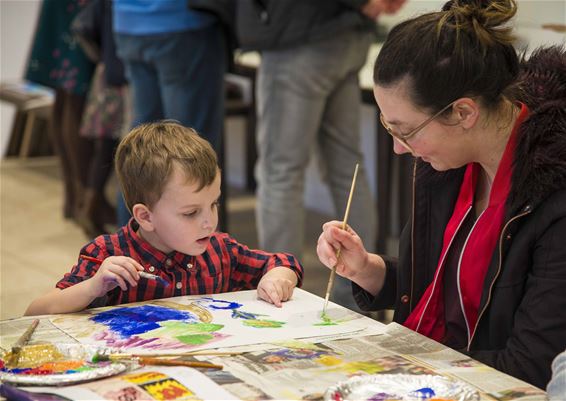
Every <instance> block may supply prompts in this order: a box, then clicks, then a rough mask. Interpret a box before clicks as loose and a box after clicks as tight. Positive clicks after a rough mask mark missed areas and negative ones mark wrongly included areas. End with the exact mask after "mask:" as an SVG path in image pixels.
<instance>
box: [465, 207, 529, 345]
mask: <svg viewBox="0 0 566 401" xmlns="http://www.w3.org/2000/svg"><path fill="white" fill-rule="evenodd" d="M523 210H524V211H523V212H522V213H520V214H518V215H517V216H515V217H513V218H511V219H510V220H509V221H508V222H507V223H505V226H504V227H503V230H501V234H500V236H499V263H498V266H497V272H496V273H495V276H494V277H493V280H491V284H490V285H489V294H488V296H487V301H486V302H485V305H484V306H483V308H482V310H481V311H480V313H479V315H478V319H477V320H476V324H475V326H474V331H473V332H472V335H471V337H470V340H469V341H468V346H467V347H466V350H467V351H468V352H470V348H471V346H472V342H473V340H474V336H475V335H476V330H477V328H478V326H479V323H480V320H481V318H482V316H483V314H484V312H485V310H486V309H487V306H488V305H489V303H490V301H491V292H492V290H493V284H494V283H495V281H496V280H497V277H499V273H500V272H501V265H502V263H503V236H504V234H505V231H506V230H507V228H508V227H509V224H511V223H512V222H514V221H515V220H517V219H519V218H521V217H524V216H526V215H527V214H530V213H531V211H532V210H531V207H530V206H526V207H525V208H524V209H523Z"/></svg>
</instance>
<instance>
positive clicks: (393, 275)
mask: <svg viewBox="0 0 566 401" xmlns="http://www.w3.org/2000/svg"><path fill="white" fill-rule="evenodd" d="M381 257H382V258H383V260H384V261H385V282H384V283H383V287H382V289H381V291H380V292H379V294H377V295H375V296H374V295H372V294H370V293H369V292H367V291H366V290H364V289H363V288H362V287H360V286H359V285H357V284H356V283H354V282H352V293H353V295H354V299H355V300H356V302H357V304H358V306H359V307H360V309H361V310H363V311H375V310H382V309H391V308H392V307H393V306H394V304H395V298H396V295H397V259H396V258H390V257H387V256H383V255H381Z"/></svg>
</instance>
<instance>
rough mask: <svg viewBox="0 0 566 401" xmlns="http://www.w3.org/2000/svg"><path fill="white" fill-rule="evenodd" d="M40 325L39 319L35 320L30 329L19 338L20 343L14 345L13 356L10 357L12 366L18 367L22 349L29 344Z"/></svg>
mask: <svg viewBox="0 0 566 401" xmlns="http://www.w3.org/2000/svg"><path fill="white" fill-rule="evenodd" d="M38 324H39V319H34V320H33V321H32V322H31V324H30V325H29V327H28V328H27V329H26V331H25V332H24V334H22V335H21V337H20V338H18V341H16V342H15V343H14V345H12V355H11V356H10V360H9V365H10V366H17V365H18V360H19V359H20V352H22V348H23V347H24V346H25V345H26V344H27V343H28V342H29V340H30V338H31V336H32V335H33V332H34V331H35V329H36V328H37V325H38Z"/></svg>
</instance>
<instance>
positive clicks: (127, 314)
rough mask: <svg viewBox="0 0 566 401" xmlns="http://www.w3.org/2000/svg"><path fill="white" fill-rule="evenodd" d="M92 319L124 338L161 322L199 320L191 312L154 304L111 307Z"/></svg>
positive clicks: (156, 325)
mask: <svg viewBox="0 0 566 401" xmlns="http://www.w3.org/2000/svg"><path fill="white" fill-rule="evenodd" d="M91 319H92V320H93V321H94V322H96V323H101V324H104V325H106V326H108V327H109V328H110V329H111V330H112V331H113V332H115V333H118V334H119V335H120V336H121V337H122V338H128V337H131V336H133V335H136V334H143V333H147V332H149V331H151V330H155V329H158V328H159V327H160V326H161V324H160V323H161V322H165V321H168V320H177V321H184V322H197V319H196V317H195V316H194V315H193V314H192V313H190V312H187V311H179V310H175V309H169V308H164V307H161V306H154V305H141V306H134V307H130V308H128V307H126V308H117V309H111V310H107V311H104V312H100V313H99V314H97V315H96V316H93V317H91Z"/></svg>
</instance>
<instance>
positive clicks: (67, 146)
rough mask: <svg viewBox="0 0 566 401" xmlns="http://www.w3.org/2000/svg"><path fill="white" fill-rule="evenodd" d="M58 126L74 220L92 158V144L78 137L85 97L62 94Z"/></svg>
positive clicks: (80, 202)
mask: <svg viewBox="0 0 566 401" xmlns="http://www.w3.org/2000/svg"><path fill="white" fill-rule="evenodd" d="M63 99H64V100H63V106H62V114H61V123H60V125H59V129H60V133H59V135H60V136H61V141H62V142H61V145H62V146H61V158H62V160H63V159H65V161H64V162H63V165H65V164H66V168H68V171H66V172H65V174H67V180H69V181H66V183H68V185H70V188H69V189H70V191H71V193H72V194H73V195H72V199H73V203H72V204H71V205H70V207H71V213H72V217H73V218H76V217H77V215H78V214H79V211H80V208H81V205H82V199H83V195H84V188H85V186H86V172H87V170H88V169H87V165H88V163H89V161H90V158H91V156H92V144H91V143H90V142H89V141H88V140H86V139H85V138H82V137H81V136H80V135H79V131H80V123H81V118H82V115H83V111H84V106H85V102H86V97H85V96H83V95H75V94H72V93H64V95H63Z"/></svg>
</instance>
